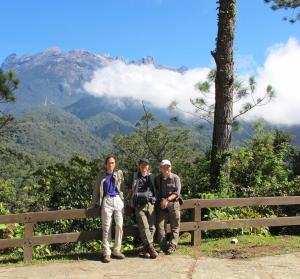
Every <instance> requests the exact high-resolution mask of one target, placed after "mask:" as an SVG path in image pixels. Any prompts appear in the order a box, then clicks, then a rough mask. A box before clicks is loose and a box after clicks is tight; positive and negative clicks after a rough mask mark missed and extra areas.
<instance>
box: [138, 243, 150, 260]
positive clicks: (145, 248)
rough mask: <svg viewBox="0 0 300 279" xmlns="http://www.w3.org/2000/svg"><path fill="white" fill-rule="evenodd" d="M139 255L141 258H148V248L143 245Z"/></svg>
mask: <svg viewBox="0 0 300 279" xmlns="http://www.w3.org/2000/svg"><path fill="white" fill-rule="evenodd" d="M139 256H140V257H141V258H146V259H150V254H149V252H148V248H147V247H146V246H144V247H143V250H142V251H141V252H140V254H139Z"/></svg>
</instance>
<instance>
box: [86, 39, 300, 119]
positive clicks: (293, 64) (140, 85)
mask: <svg viewBox="0 0 300 279" xmlns="http://www.w3.org/2000/svg"><path fill="white" fill-rule="evenodd" d="M240 60H241V59H238V60H237V62H238V61H240ZM244 60H245V59H244ZM246 60H247V61H246V62H247V63H246V64H245V61H244V62H243V63H244V64H245V65H246V66H247V68H248V69H249V67H248V66H249V64H251V65H253V66H254V65H255V63H254V61H253V59H252V57H251V56H249V57H248V58H247V59H246ZM249 61H250V62H249ZM243 63H242V65H241V67H244V66H245V65H244V64H243ZM208 72H209V68H195V69H191V70H188V71H186V72H184V73H183V74H181V73H179V72H175V71H172V70H168V69H156V68H155V67H154V66H153V65H152V64H148V65H134V64H129V65H128V64H126V63H125V62H123V61H121V60H115V61H113V62H108V64H107V65H106V66H105V67H104V68H101V69H99V70H97V71H96V72H95V73H94V77H93V79H92V80H91V81H90V82H88V83H86V84H85V89H86V90H87V91H88V92H90V93H91V94H93V95H95V96H102V95H109V96H113V97H128V96H129V97H133V98H135V99H138V100H144V101H147V102H151V103H152V104H153V105H155V106H157V107H161V108H167V107H168V105H169V104H170V102H171V101H173V100H176V101H178V102H179V104H180V107H181V108H183V109H184V110H186V111H193V110H194V108H193V107H192V105H191V104H190V101H189V100H190V98H196V97H199V96H200V95H199V92H198V91H197V90H195V84H196V83H197V82H199V81H204V80H205V79H206V77H207V74H208ZM251 72H252V71H251ZM252 73H254V75H255V76H256V81H257V92H262V93H264V92H265V90H266V87H267V85H269V84H271V85H272V86H273V87H274V88H275V90H276V98H275V99H274V100H273V101H272V102H271V103H269V104H268V105H266V106H262V107H257V108H255V109H254V110H253V111H251V112H250V113H248V114H247V115H246V119H255V118H258V117H263V118H265V119H266V120H267V121H269V122H272V123H278V124H300V113H299V110H300V81H299V80H300V78H299V76H300V74H299V73H300V44H299V42H298V41H297V40H296V39H295V38H290V39H289V40H288V42H287V43H285V44H277V45H274V46H272V47H271V48H270V49H269V50H268V53H267V58H266V60H265V63H264V65H263V66H262V67H261V68H257V70H254V71H253V72H252ZM261 95H262V94H261ZM238 109H239V108H238V105H236V106H235V108H234V111H235V112H237V111H238Z"/></svg>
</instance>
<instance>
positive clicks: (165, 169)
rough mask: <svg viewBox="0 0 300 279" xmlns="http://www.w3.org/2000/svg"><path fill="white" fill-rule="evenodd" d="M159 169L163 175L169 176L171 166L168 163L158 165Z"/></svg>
mask: <svg viewBox="0 0 300 279" xmlns="http://www.w3.org/2000/svg"><path fill="white" fill-rule="evenodd" d="M160 170H161V172H162V174H163V176H169V175H170V174H171V170H172V168H171V166H170V165H163V166H161V167H160Z"/></svg>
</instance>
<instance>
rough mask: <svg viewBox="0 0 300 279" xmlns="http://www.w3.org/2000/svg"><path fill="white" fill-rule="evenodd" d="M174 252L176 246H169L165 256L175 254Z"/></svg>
mask: <svg viewBox="0 0 300 279" xmlns="http://www.w3.org/2000/svg"><path fill="white" fill-rule="evenodd" d="M175 250H176V245H174V244H170V246H169V247H168V249H167V251H166V255H171V254H173V253H174V252H175Z"/></svg>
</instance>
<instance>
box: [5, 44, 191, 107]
mask: <svg viewBox="0 0 300 279" xmlns="http://www.w3.org/2000/svg"><path fill="white" fill-rule="evenodd" d="M116 60H121V61H123V62H124V63H126V64H136V65H142V64H145V65H148V64H153V65H154V67H156V68H159V69H162V68H165V69H170V70H174V71H177V70H176V69H171V68H168V67H164V66H162V65H160V64H157V63H156V62H155V61H154V59H153V57H151V56H147V57H145V58H142V59H141V60H138V61H129V62H127V61H125V60H124V59H123V58H122V57H116V58H112V57H110V56H107V55H97V54H94V53H91V52H89V51H87V50H82V49H79V50H73V51H68V52H62V51H61V50H60V49H58V48H48V49H47V50H45V51H44V52H40V53H37V54H33V55H23V56H18V55H17V54H11V55H9V56H8V57H7V58H6V59H5V60H4V62H3V63H2V65H1V69H2V70H3V71H4V72H6V71H7V70H10V69H12V70H13V71H14V72H15V73H16V75H17V78H18V79H19V80H20V87H19V89H18V90H17V91H16V96H17V101H16V103H15V104H14V105H11V106H8V108H7V110H10V111H13V112H22V111H26V110H28V109H31V108H32V107H37V106H48V105H52V106H53V105H55V106H59V107H65V106H68V105H71V104H72V103H74V102H76V101H78V100H79V99H80V98H82V97H86V96H87V95H89V94H88V92H87V91H86V90H85V89H84V84H85V83H86V82H88V81H90V80H91V79H92V78H93V74H94V72H95V70H97V69H100V68H102V67H105V66H106V65H107V64H108V63H110V62H112V61H116ZM185 69H186V68H184V67H181V68H180V69H178V71H179V72H182V71H184V70H185Z"/></svg>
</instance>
